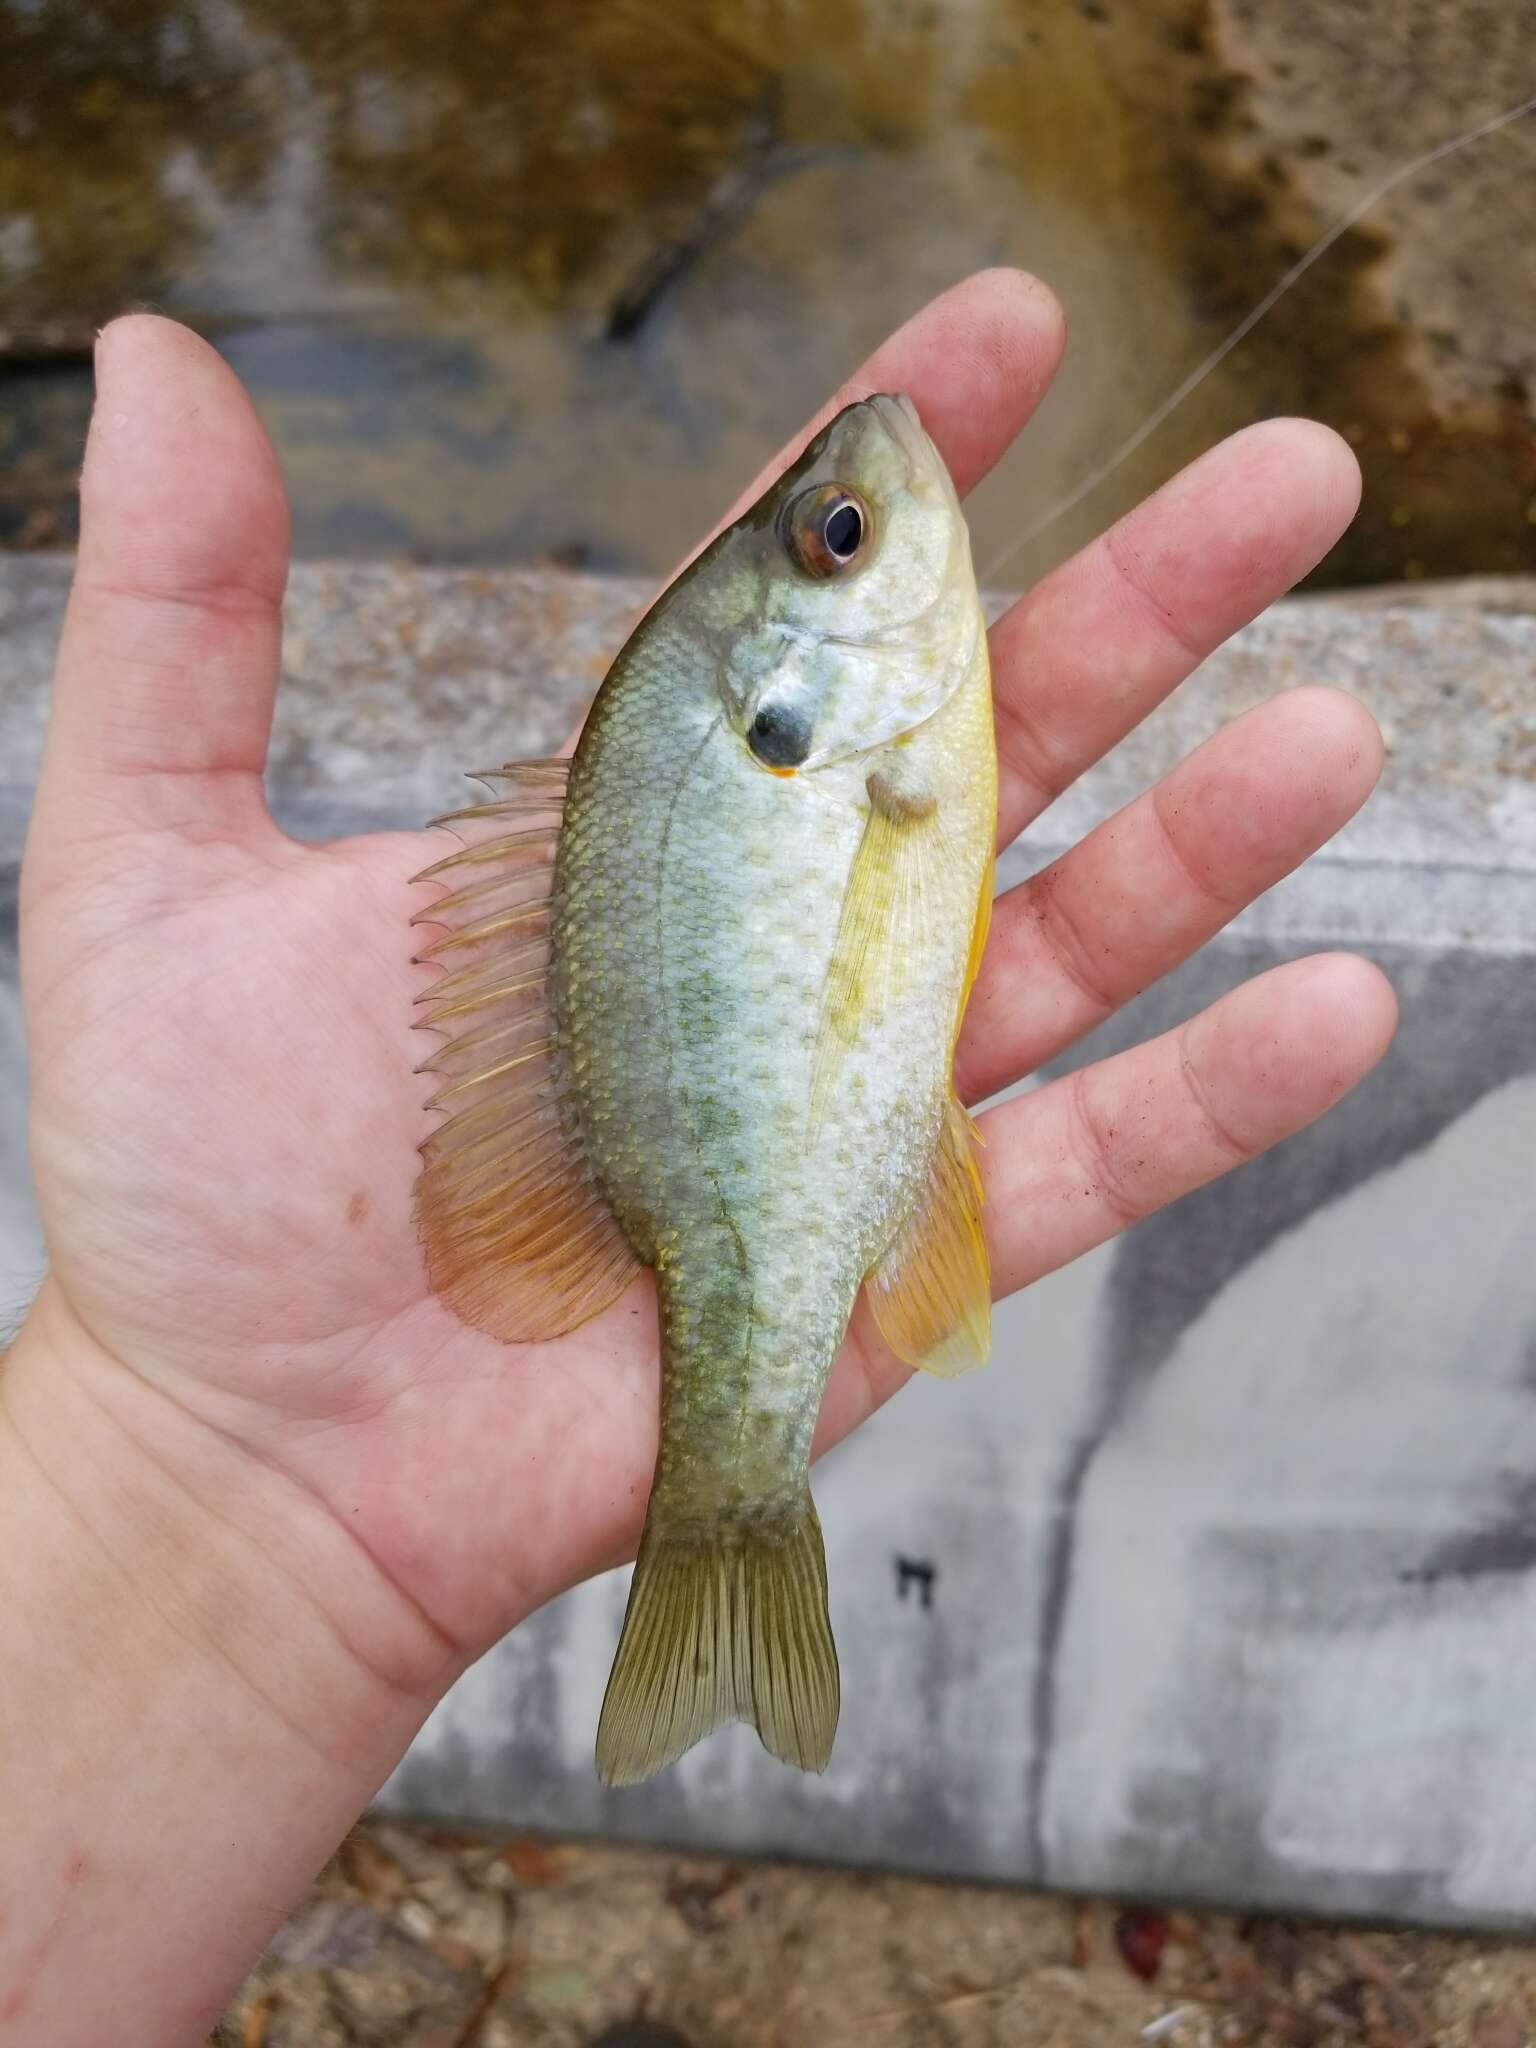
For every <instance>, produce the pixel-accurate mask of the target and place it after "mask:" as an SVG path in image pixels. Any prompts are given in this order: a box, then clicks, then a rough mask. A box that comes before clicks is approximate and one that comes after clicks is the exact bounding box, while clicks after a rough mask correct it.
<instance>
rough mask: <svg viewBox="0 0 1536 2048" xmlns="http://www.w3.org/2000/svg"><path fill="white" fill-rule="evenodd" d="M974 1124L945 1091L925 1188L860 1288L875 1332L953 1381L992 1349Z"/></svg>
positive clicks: (910, 1361)
mask: <svg viewBox="0 0 1536 2048" xmlns="http://www.w3.org/2000/svg"><path fill="white" fill-rule="evenodd" d="M975 1129H976V1127H975V1125H974V1124H973V1123H972V1121H971V1119H970V1117H969V1116H968V1115H967V1114H966V1112H965V1110H964V1109H963V1108H962V1107H961V1104H960V1102H959V1101H958V1099H957V1098H956V1097H955V1096H954V1095H951V1096H950V1098H949V1101H948V1102H947V1103H946V1105H945V1110H944V1123H943V1128H942V1129H941V1131H940V1133H939V1142H938V1145H937V1147H936V1148H935V1151H934V1160H933V1170H932V1173H931V1175H930V1178H929V1182H928V1189H927V1193H926V1194H925V1195H924V1197H923V1200H922V1201H921V1202H920V1203H919V1205H918V1207H917V1209H916V1210H915V1211H914V1213H913V1214H912V1216H911V1217H910V1219H909V1220H908V1222H907V1224H906V1226H905V1228H904V1229H903V1230H902V1231H901V1233H900V1235H899V1236H898V1237H897V1239H896V1242H895V1243H894V1244H893V1245H892V1246H891V1248H890V1250H889V1251H888V1252H887V1253H886V1255H885V1257H884V1258H883V1259H882V1260H881V1261H880V1263H879V1265H878V1266H876V1267H875V1268H874V1270H873V1272H871V1273H870V1274H869V1275H868V1277H867V1279H866V1281H865V1288H866V1292H867V1294H868V1299H869V1306H870V1309H871V1311H872V1313H873V1315H874V1318H875V1323H876V1325H877V1327H878V1329H879V1331H880V1334H881V1336H882V1337H883V1338H884V1339H885V1341H886V1343H887V1344H889V1345H890V1347H891V1349H892V1350H893V1351H894V1352H895V1353H896V1356H897V1357H898V1358H900V1359H902V1360H903V1361H904V1362H905V1363H906V1364H907V1365H914V1366H920V1367H921V1368H922V1369H923V1371H924V1372H931V1373H936V1374H937V1375H938V1376H939V1377H940V1378H941V1379H957V1378H958V1377H959V1376H960V1374H961V1373H966V1372H971V1371H972V1370H974V1368H975V1367H976V1366H978V1365H985V1364H986V1362H987V1355H988V1353H989V1352H990V1350H991V1348H992V1282H991V1272H990V1269H989V1266H988V1262H987V1240H986V1235H985V1232H984V1231H983V1228H982V1221H981V1203H982V1193H981V1175H980V1173H979V1172H978V1171H977V1167H976V1155H975V1142H976V1140H975Z"/></svg>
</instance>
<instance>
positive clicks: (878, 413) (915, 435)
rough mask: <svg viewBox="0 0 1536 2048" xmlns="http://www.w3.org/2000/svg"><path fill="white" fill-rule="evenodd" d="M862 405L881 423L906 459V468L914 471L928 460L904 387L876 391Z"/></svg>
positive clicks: (925, 442)
mask: <svg viewBox="0 0 1536 2048" xmlns="http://www.w3.org/2000/svg"><path fill="white" fill-rule="evenodd" d="M864 404H865V406H866V408H867V409H868V410H869V411H870V412H871V413H873V414H874V416H875V418H876V419H877V420H878V421H879V422H880V424H881V426H882V427H884V429H885V431H886V433H887V434H888V435H889V436H890V438H891V439H892V440H893V441H894V442H895V443H896V446H897V447H898V448H899V449H900V450H901V452H902V454H903V455H904V456H905V457H906V459H907V467H908V470H909V471H910V472H912V473H917V472H919V471H921V470H922V469H924V468H926V467H927V465H928V462H929V460H930V458H929V454H928V436H927V434H926V433H924V431H923V423H922V421H921V420H920V419H919V418H918V416H917V407H916V406H915V405H914V404H913V403H912V401H911V399H910V398H908V396H907V394H906V393H905V392H904V391H876V392H874V393H872V394H871V396H870V397H868V398H866V399H865V401H864Z"/></svg>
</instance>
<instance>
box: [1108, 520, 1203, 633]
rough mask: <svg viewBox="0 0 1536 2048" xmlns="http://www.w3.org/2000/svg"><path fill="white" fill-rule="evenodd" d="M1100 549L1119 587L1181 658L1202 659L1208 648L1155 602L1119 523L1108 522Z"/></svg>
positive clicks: (1153, 595)
mask: <svg viewBox="0 0 1536 2048" xmlns="http://www.w3.org/2000/svg"><path fill="white" fill-rule="evenodd" d="M1104 553H1105V556H1106V557H1107V559H1108V561H1109V565H1110V567H1111V568H1112V569H1113V570H1114V571H1115V574H1116V575H1117V576H1118V577H1119V579H1120V582H1121V584H1122V585H1123V587H1124V588H1125V589H1126V590H1128V591H1129V592H1130V593H1131V595H1132V596H1133V597H1134V598H1135V599H1136V601H1137V603H1138V604H1139V605H1140V606H1141V608H1142V610H1143V611H1145V612H1147V613H1149V614H1150V615H1151V617H1152V618H1154V619H1155V620H1156V621H1157V623H1158V625H1159V626H1161V628H1162V630H1163V632H1164V633H1165V634H1166V635H1167V636H1168V638H1169V639H1170V640H1171V641H1172V642H1173V644H1174V645H1175V647H1177V648H1178V650H1179V652H1180V653H1181V654H1182V655H1183V656H1184V657H1185V659H1186V660H1187V661H1188V662H1190V663H1191V665H1195V664H1198V663H1200V662H1202V661H1204V659H1205V657H1206V655H1207V654H1208V653H1209V651H1210V650H1209V649H1208V648H1205V647H1202V646H1201V645H1200V644H1199V642H1198V641H1196V640H1195V639H1194V637H1193V636H1192V635H1191V634H1190V633H1189V632H1188V631H1187V630H1186V629H1185V628H1184V627H1183V626H1181V625H1180V624H1179V622H1178V620H1177V619H1176V618H1175V617H1174V615H1173V613H1172V612H1170V611H1169V610H1168V609H1167V608H1166V607H1165V606H1164V605H1162V604H1161V603H1159V601H1158V598H1157V596H1156V593H1155V592H1154V590H1153V588H1152V586H1151V584H1150V583H1149V582H1148V581H1147V578H1146V575H1145V572H1144V571H1143V569H1142V567H1141V564H1140V562H1139V561H1138V560H1137V558H1136V556H1135V555H1134V554H1133V553H1132V552H1131V550H1130V549H1129V548H1128V547H1127V546H1126V544H1125V541H1124V538H1123V536H1122V534H1121V531H1120V528H1119V527H1113V526H1112V527H1111V528H1110V530H1109V532H1108V533H1106V534H1105V536H1104Z"/></svg>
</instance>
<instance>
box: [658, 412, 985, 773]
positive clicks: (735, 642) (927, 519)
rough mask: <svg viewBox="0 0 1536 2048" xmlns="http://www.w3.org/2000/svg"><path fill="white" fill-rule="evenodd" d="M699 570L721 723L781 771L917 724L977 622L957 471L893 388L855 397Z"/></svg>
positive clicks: (805, 767) (957, 677) (931, 708)
mask: <svg viewBox="0 0 1536 2048" xmlns="http://www.w3.org/2000/svg"><path fill="white" fill-rule="evenodd" d="M695 571H696V572H698V573H700V574H701V577H702V578H703V579H707V585H708V588H707V590H703V591H699V592H698V593H696V594H697V595H698V596H699V598H700V599H701V601H702V604H703V607H704V608H705V610H706V612H707V615H708V629H709V631H710V633H711V636H712V637H713V638H714V639H715V641H716V645H717V648H718V652H719V656H720V660H719V665H718V668H717V671H716V673H717V675H718V678H719V687H720V692H721V695H722V697H723V699H724V703H725V710H726V717H727V722H728V724H729V726H730V727H731V729H732V730H733V732H734V733H735V735H736V736H737V737H738V738H739V740H740V742H741V743H742V744H743V745H744V746H745V747H746V748H747V749H748V751H749V752H750V753H751V755H752V756H753V757H754V759H755V760H756V761H757V763H758V764H759V765H760V766H761V767H763V768H764V769H767V770H771V771H773V772H775V773H778V774H797V773H809V772H814V770H816V769H817V768H819V767H824V766H828V765H830V764H832V763H834V762H839V761H845V760H847V759H849V758H850V757H852V756H857V755H859V754H863V753H866V752H869V751H872V750H873V749H875V748H877V747H880V746H883V745H886V744H888V743H889V742H890V741H892V740H894V739H896V738H898V737H899V736H900V735H901V734H903V733H905V732H910V731H912V730H914V729H915V728H916V727H917V726H919V725H921V724H922V723H923V722H924V721H925V720H926V719H928V718H931V717H932V716H933V714H934V713H935V712H936V711H938V710H939V709H940V708H941V706H942V705H943V704H944V703H945V702H946V701H947V700H948V698H949V697H950V695H951V694H952V693H953V692H954V690H955V689H957V688H958V687H959V685H960V683H961V681H962V680H963V679H964V676H965V674H966V672H967V669H968V668H969V666H970V663H971V662H972V660H973V659H974V657H975V653H976V647H977V641H978V639H979V636H980V635H981V634H982V632H983V631H984V627H983V623H982V619H981V610H980V604H979V601H978V598H977V594H976V581H975V575H974V572H973V570H972V567H971V554H970V539H969V535H968V534H967V531H966V525H965V520H964V518H963V516H962V514H961V511H960V505H959V501H958V499H957V498H956V496H955V488H954V485H953V483H952V482H951V481H950V477H949V472H948V470H947V469H946V468H945V466H944V462H943V459H942V457H941V456H940V455H939V452H938V450H937V449H936V448H935V447H934V445H933V443H932V441H931V440H930V439H929V438H928V436H927V434H926V433H925V432H924V431H923V427H922V424H921V422H920V420H919V419H918V416H917V410H916V408H915V407H914V406H913V404H912V401H911V400H910V399H909V398H905V397H899V396H894V395H891V394H887V393H880V394H877V395H876V396H874V397H870V398H864V399H860V400H858V401H857V402H856V403H855V404H853V405H849V406H846V407H845V408H844V409H843V411H842V412H840V413H839V414H838V415H837V417H836V418H835V419H833V420H832V421H831V422H830V423H829V424H828V425H827V426H826V427H824V428H823V429H822V431H821V432H820V433H819V434H818V435H817V436H816V438H815V439H814V440H813V441H812V442H811V443H810V445H809V447H808V448H807V449H806V450H805V452H804V454H803V455H801V457H800V458H799V460H798V461H797V462H796V463H795V464H794V465H793V466H792V467H791V468H790V469H789V470H788V471H786V473H785V474H784V475H783V476H782V477H780V478H779V480H778V481H777V482H776V483H775V484H774V485H772V487H771V488H770V489H769V490H768V491H766V492H765V493H764V495H763V496H762V497H761V498H760V499H759V500H758V502H757V503H756V504H755V505H754V506H753V507H752V509H751V510H750V511H749V512H748V513H746V514H745V516H744V517H743V518H742V519H740V520H739V521H738V522H737V523H736V525H735V526H733V527H731V528H730V529H729V530H728V531H727V532H726V533H724V534H722V535H721V536H720V537H719V539H718V540H717V541H715V542H714V543H713V545H712V546H711V548H710V549H709V550H708V551H707V552H706V554H705V555H704V556H702V557H701V558H700V560H699V562H698V563H697V564H696V565H695Z"/></svg>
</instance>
